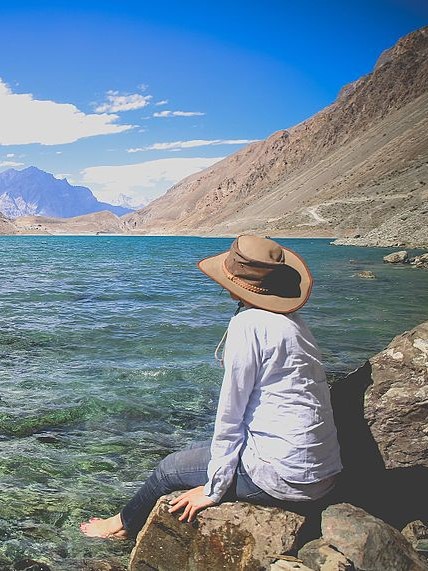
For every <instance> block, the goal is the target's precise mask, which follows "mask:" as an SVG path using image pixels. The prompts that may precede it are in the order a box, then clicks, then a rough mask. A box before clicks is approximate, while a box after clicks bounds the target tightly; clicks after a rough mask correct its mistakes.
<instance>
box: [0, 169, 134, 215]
mask: <svg viewBox="0 0 428 571" xmlns="http://www.w3.org/2000/svg"><path fill="white" fill-rule="evenodd" d="M103 210H108V211H110V212H112V213H114V214H116V215H118V216H121V215H123V214H126V213H127V212H131V211H132V209H131V208H124V207H122V206H113V205H111V204H108V203H106V202H99V201H98V200H97V199H96V198H95V196H94V195H93V194H92V192H91V191H90V190H89V188H86V187H85V186H72V185H71V184H70V183H69V182H68V181H67V179H65V178H64V179H58V178H55V177H54V176H53V175H52V174H50V173H47V172H45V171H42V170H40V169H38V168H37V167H33V166H32V167H28V168H26V169H22V170H15V169H8V170H6V171H4V172H2V173H0V212H2V213H3V214H4V215H5V216H6V217H8V218H17V217H18V216H28V215H31V216H34V215H41V216H52V217H60V218H70V217H74V216H80V215H83V214H90V213H93V212H101V211H103Z"/></svg>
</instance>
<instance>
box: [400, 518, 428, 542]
mask: <svg viewBox="0 0 428 571" xmlns="http://www.w3.org/2000/svg"><path fill="white" fill-rule="evenodd" d="M401 533H402V534H403V535H404V537H405V538H406V539H407V541H409V542H410V543H411V544H412V545H413V547H414V548H415V549H416V548H417V545H418V543H419V541H420V540H421V539H428V525H426V524H425V523H424V522H423V521H421V520H420V519H418V520H416V521H411V522H410V523H408V524H407V525H406V527H405V528H404V529H402V530H401Z"/></svg>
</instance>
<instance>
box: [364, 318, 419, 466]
mask: <svg viewBox="0 0 428 571" xmlns="http://www.w3.org/2000/svg"><path fill="white" fill-rule="evenodd" d="M370 363H371V367H372V380H373V384H372V385H371V386H370V387H369V388H368V390H367V392H366V394H365V398H364V416H365V418H366V419H367V422H368V425H369V427H370V432H371V433H372V435H373V438H374V439H375V441H376V444H377V446H378V447H379V451H380V453H381V455H382V459H383V461H384V463H385V467H386V468H404V467H412V466H426V467H428V322H425V323H422V324H421V325H419V326H418V327H415V328H414V329H412V330H411V331H409V332H406V333H404V334H403V335H399V336H398V337H395V338H394V339H393V340H392V342H391V343H390V344H389V345H388V347H387V348H386V349H385V350H384V351H382V352H381V353H379V354H378V355H376V356H375V357H373V358H372V359H370Z"/></svg>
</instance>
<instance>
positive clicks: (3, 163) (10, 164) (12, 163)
mask: <svg viewBox="0 0 428 571" xmlns="http://www.w3.org/2000/svg"><path fill="white" fill-rule="evenodd" d="M23 164H24V163H17V162H16V161H0V167H22V165H23Z"/></svg>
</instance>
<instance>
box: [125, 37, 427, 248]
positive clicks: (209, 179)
mask: <svg viewBox="0 0 428 571" xmlns="http://www.w3.org/2000/svg"><path fill="white" fill-rule="evenodd" d="M427 56H428V27H425V28H422V29H420V30H417V31H415V32H412V33H411V34H409V35H407V36H405V37H403V38H401V39H400V40H399V41H398V42H397V43H396V44H395V46H393V47H392V48H389V49H387V50H385V51H384V52H382V54H381V55H380V56H379V58H378V60H377V62H376V64H375V66H374V68H373V71H372V72H371V73H368V74H366V75H364V76H363V77H361V78H359V79H357V80H355V81H353V82H351V83H349V84H347V85H345V86H344V87H343V88H342V89H341V90H340V91H339V94H338V97H337V99H336V101H334V102H333V103H332V104H331V105H329V106H327V107H326V108H324V109H322V110H321V111H319V112H318V113H317V114H315V115H314V116H312V117H310V118H309V119H307V120H306V121H303V122H301V123H299V124H298V125H296V126H294V127H291V128H289V129H285V130H280V131H277V132H276V133H274V134H272V135H271V136H270V137H268V138H267V139H266V140H265V141H261V142H257V143H252V144H251V145H249V146H247V147H245V148H244V149H241V150H240V151H238V152H237V153H235V154H233V155H231V156H229V157H226V158H225V159H223V160H222V161H220V162H219V163H216V164H214V165H213V166H211V167H210V168H208V169H206V170H205V171H202V172H199V173H197V174H195V175H191V176H190V177H187V178H186V179H184V180H183V181H181V182H179V183H178V184H176V185H175V186H174V187H172V188H171V189H170V190H169V191H167V193H166V194H164V195H163V196H162V197H160V198H158V199H156V200H155V201H153V202H152V203H150V204H149V205H148V206H147V207H145V208H143V209H142V210H139V211H137V212H134V213H131V214H128V215H125V216H124V217H123V219H124V220H125V222H126V223H127V225H128V226H129V228H130V229H131V230H132V231H134V232H137V233H159V234H192V233H198V234H207V235H215V234H236V233H240V232H248V231H252V232H256V233H274V234H276V235H282V236H287V235H290V236H291V235H300V236H305V235H307V236H334V237H338V236H339V237H340V236H345V237H346V236H347V237H349V236H355V235H360V236H361V235H366V234H369V233H370V232H372V231H373V230H374V229H375V228H377V227H380V226H382V225H386V229H385V231H386V234H388V233H389V234H388V238H387V239H386V240H385V241H383V240H382V237H380V238H379V239H377V240H375V242H376V243H373V245H392V244H395V243H406V244H409V245H415V246H416V245H427V243H428V236H427V235H426V233H423V234H422V235H420V233H419V234H417V235H415V239H414V240H413V238H412V234H414V232H415V229H416V226H419V227H420V226H421V225H423V224H421V221H422V220H424V219H425V216H426V212H425V207H424V203H425V202H426V198H427V197H426V191H425V189H424V187H425V185H426V184H427V182H428V172H427V161H426V157H427V149H428V135H427V133H428V129H427V127H428V124H427V122H428V117H427V109H428V99H427V90H428V89H427V88H428V57H427ZM375 159H376V160H375ZM382 201H383V202H382ZM391 211H394V212H391ZM399 211H400V212H402V213H403V214H402V215H403V217H405V219H403V220H402V224H401V225H398V226H399V227H398V226H397V224H395V223H394V224H395V226H394V224H393V226H394V228H395V230H394V231H392V230H391V229H389V230H391V231H389V230H388V228H389V227H388V219H389V218H391V220H392V218H394V216H395V215H396V214H397V212H399ZM415 213H416V214H415ZM391 214H394V216H391ZM415 219H418V220H419V222H418V223H416V221H415ZM410 222H411V223H410ZM427 226H428V225H427ZM386 234H385V235H386ZM384 242H385V243H384Z"/></svg>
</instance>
